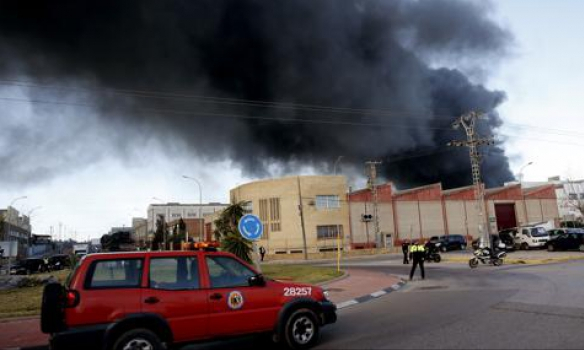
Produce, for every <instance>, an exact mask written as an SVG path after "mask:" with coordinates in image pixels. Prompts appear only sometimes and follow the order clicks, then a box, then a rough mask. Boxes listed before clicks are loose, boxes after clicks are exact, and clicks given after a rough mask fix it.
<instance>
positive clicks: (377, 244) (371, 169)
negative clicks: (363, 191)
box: [365, 161, 381, 253]
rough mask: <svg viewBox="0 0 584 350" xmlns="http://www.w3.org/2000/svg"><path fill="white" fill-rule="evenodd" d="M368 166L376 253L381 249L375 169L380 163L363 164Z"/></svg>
mask: <svg viewBox="0 0 584 350" xmlns="http://www.w3.org/2000/svg"><path fill="white" fill-rule="evenodd" d="M365 164H367V165H368V166H369V185H370V186H371V194H372V195H373V215H374V217H375V248H376V251H377V253H379V251H380V249H381V233H380V230H379V211H378V208H377V182H376V180H377V169H376V166H377V165H380V164H381V162H378V161H369V162H365Z"/></svg>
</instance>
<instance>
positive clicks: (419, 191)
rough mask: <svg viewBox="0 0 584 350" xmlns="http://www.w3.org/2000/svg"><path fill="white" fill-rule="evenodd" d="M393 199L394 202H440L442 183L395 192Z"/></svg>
mask: <svg viewBox="0 0 584 350" xmlns="http://www.w3.org/2000/svg"><path fill="white" fill-rule="evenodd" d="M393 197H394V199H396V200H440V199H441V198H442V183H440V182H438V183H435V184H431V185H426V186H421V187H416V188H410V189H408V190H403V191H397V192H396V193H395V194H394V196H393Z"/></svg>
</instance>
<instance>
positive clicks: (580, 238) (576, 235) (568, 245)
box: [545, 229, 584, 252]
mask: <svg viewBox="0 0 584 350" xmlns="http://www.w3.org/2000/svg"><path fill="white" fill-rule="evenodd" d="M545 246H546V248H547V250H548V251H550V252H553V251H556V250H579V251H581V252H584V231H583V230H582V229H565V230H564V232H563V233H560V234H558V235H557V237H556V238H555V239H552V240H550V241H548V242H546V245H545Z"/></svg>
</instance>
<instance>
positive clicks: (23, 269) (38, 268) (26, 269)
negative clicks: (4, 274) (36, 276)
mask: <svg viewBox="0 0 584 350" xmlns="http://www.w3.org/2000/svg"><path fill="white" fill-rule="evenodd" d="M46 270H47V267H46V266H45V262H44V260H43V259H40V258H28V259H24V260H20V261H17V262H16V263H15V264H14V265H12V266H11V267H10V274H11V275H30V274H32V273H37V272H45V271H46Z"/></svg>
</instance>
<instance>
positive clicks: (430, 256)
mask: <svg viewBox="0 0 584 350" xmlns="http://www.w3.org/2000/svg"><path fill="white" fill-rule="evenodd" d="M440 245H441V243H434V245H433V247H432V246H430V247H428V246H427V247H426V249H425V251H424V254H425V256H424V260H426V261H428V262H432V261H433V262H435V263H439V262H440V261H442V257H441V256H440V253H439V251H440Z"/></svg>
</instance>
